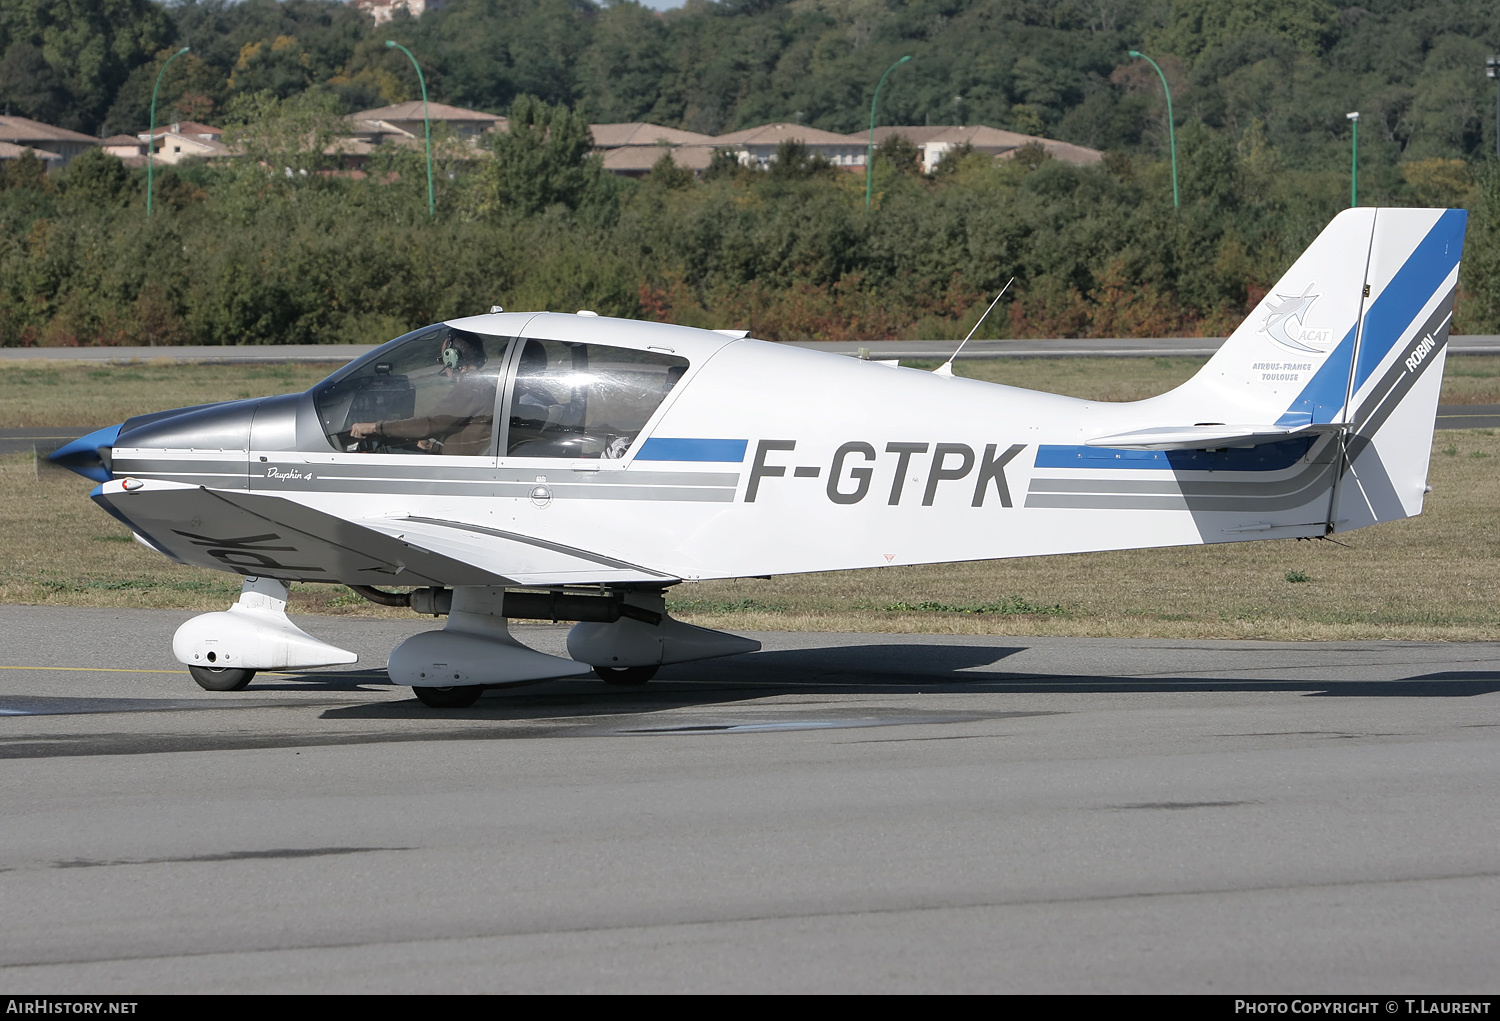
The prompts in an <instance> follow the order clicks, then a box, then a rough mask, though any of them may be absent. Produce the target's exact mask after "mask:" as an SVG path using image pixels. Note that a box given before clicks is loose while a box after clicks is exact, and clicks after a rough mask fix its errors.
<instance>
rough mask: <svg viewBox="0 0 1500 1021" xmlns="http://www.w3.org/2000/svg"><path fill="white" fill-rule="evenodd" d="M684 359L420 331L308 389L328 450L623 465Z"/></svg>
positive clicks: (440, 328) (443, 329)
mask: <svg viewBox="0 0 1500 1021" xmlns="http://www.w3.org/2000/svg"><path fill="white" fill-rule="evenodd" d="M687 368H688V361H687V359H686V358H682V357H680V356H677V355H672V354H665V353H662V352H658V351H640V350H636V349H634V348H628V347H613V346H609V345H605V344H586V343H580V342H574V341H563V340H538V339H526V338H520V337H503V336H494V335H489V334H481V333H474V332H470V331H467V330H461V329H458V328H456V327H453V326H448V325H446V324H440V325H437V326H430V327H427V328H425V329H422V330H417V331H416V332H414V333H410V334H408V335H406V336H405V337H401V338H398V339H397V340H395V341H392V342H391V343H390V344H387V345H385V346H384V347H382V348H380V349H379V350H377V351H375V352H372V353H371V354H370V355H368V356H366V357H365V358H363V359H361V360H360V361H358V362H355V363H354V364H352V365H350V366H349V367H348V368H346V369H345V370H343V371H342V372H340V373H339V374H337V375H335V376H333V377H331V378H330V379H329V380H328V381H327V382H325V383H323V384H320V385H319V386H318V387H316V388H314V402H315V406H316V409H317V415H318V421H319V424H320V425H321V427H322V429H323V432H324V435H326V436H327V438H328V442H329V443H330V444H331V445H332V446H333V448H334V449H335V450H340V451H345V452H350V453H354V452H366V453H389V454H415V455H426V454H448V455H468V456H491V457H493V456H496V455H497V454H499V456H503V457H561V458H621V457H624V456H625V455H626V454H627V453H628V452H629V451H630V448H631V446H632V445H633V444H634V443H635V441H636V438H637V437H638V436H639V434H640V431H641V429H643V428H644V427H645V425H646V422H647V421H648V420H649V419H650V418H651V416H652V415H653V414H654V413H655V412H656V409H657V408H658V407H659V406H660V405H661V403H662V401H663V400H664V399H665V398H666V396H667V394H668V393H669V392H670V391H671V389H672V388H673V387H674V386H675V385H676V384H677V382H678V380H680V379H681V378H682V376H683V374H684V373H685V372H686V371H687Z"/></svg>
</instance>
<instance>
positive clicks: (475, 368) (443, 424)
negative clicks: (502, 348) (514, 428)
mask: <svg viewBox="0 0 1500 1021" xmlns="http://www.w3.org/2000/svg"><path fill="white" fill-rule="evenodd" d="M438 361H440V362H441V363H442V366H443V373H444V375H446V376H447V377H448V379H449V380H450V381H451V383H452V388H451V389H450V390H449V391H448V393H447V394H446V395H445V396H444V397H443V399H442V400H441V402H440V403H439V409H438V412H437V414H434V415H426V416H423V417H421V418H402V419H392V420H388V421H382V422H356V423H355V424H354V425H352V426H350V427H349V435H350V436H352V437H353V438H354V439H356V440H362V439H365V438H367V437H378V438H381V439H386V440H395V441H398V442H401V443H412V442H415V444H416V446H417V447H419V448H420V449H422V450H426V451H430V452H432V453H440V454H459V455H462V454H469V455H475V454H487V453H489V452H490V434H491V433H492V432H493V429H494V424H495V387H496V385H497V380H496V378H495V376H494V375H493V374H490V373H482V372H480V371H479V370H480V369H481V368H483V367H484V362H485V358H484V348H483V347H482V346H481V345H480V344H479V343H476V342H475V341H474V340H473V339H471V338H469V337H467V336H465V335H463V334H461V333H457V332H450V333H449V334H448V337H447V339H445V340H444V341H443V349H442V353H441V354H440V355H439V356H438Z"/></svg>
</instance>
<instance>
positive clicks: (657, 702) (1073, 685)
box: [257, 644, 1500, 719]
mask: <svg viewBox="0 0 1500 1021" xmlns="http://www.w3.org/2000/svg"><path fill="white" fill-rule="evenodd" d="M1024 651H1026V650H1025V647H1024V646H1020V647H997V646H966V645H941V646H932V645H918V644H913V645H885V644H881V645H873V644H872V645H865V646H844V647H841V648H828V649H796V650H784V651H775V652H759V653H751V654H748V655H744V656H735V657H731V658H727V659H722V660H710V661H705V662H701V663H686V664H680V665H677V666H669V667H663V668H662V670H661V672H660V673H659V674H658V675H657V679H656V680H654V681H652V682H651V683H650V684H647V685H644V686H641V687H629V688H627V687H619V686H606V685H603V684H601V683H599V682H598V681H595V680H593V679H592V678H579V679H569V680H558V681H544V682H539V683H538V684H536V685H528V686H524V687H513V688H504V689H496V690H492V691H490V692H487V693H486V695H485V697H484V698H483V699H481V700H480V702H478V703H477V704H476V705H474V706H473V707H472V708H469V709H463V710H455V711H452V712H451V713H445V712H442V711H435V710H432V709H429V708H427V707H425V706H423V705H421V704H420V703H418V702H417V701H416V699H414V698H413V699H403V700H401V701H395V702H379V703H371V704H366V705H359V706H341V707H338V708H331V709H328V710H325V711H324V713H323V716H324V717H325V718H329V719H392V718H402V717H408V716H415V717H423V718H432V717H433V716H435V715H439V716H441V715H452V716H455V717H461V718H468V719H473V718H475V717H476V716H478V717H479V718H483V717H484V716H485V715H489V714H493V715H496V716H503V717H505V718H510V719H519V718H532V719H536V718H543V717H548V716H577V715H588V716H608V715H617V714H638V713H651V712H661V711H664V710H669V709H682V708H688V707H693V706H703V707H707V706H712V705H725V704H730V703H735V702H746V701H753V700H756V699H761V698H766V697H770V696H776V695H794V694H795V695H808V694H846V695H847V694H871V695H875V694H896V693H900V694H911V693H918V692H930V693H933V694H963V693H978V692H990V693H997V692H998V693H1006V692H1013V693H1016V694H1028V693H1030V694H1049V693H1051V694H1091V693H1097V694H1104V693H1110V694H1115V693H1124V692H1155V693H1173V692H1183V693H1188V692H1204V691H1258V692H1269V691H1287V692H1297V693H1300V694H1304V695H1311V696H1321V697H1345V698H1369V697H1395V698H1456V697H1472V696H1475V695H1486V694H1490V693H1492V692H1496V691H1500V673H1496V672H1493V671H1443V672H1438V673H1429V674H1423V675H1418V676H1414V677H1407V678H1400V679H1397V680H1389V681H1383V680H1348V681H1342V680H1337V681H1329V680H1326V679H1316V680H1311V679H1310V680H1285V679H1274V680H1267V679H1259V678H1247V677H1238V676H1234V675H1232V674H1225V675H1222V676H1217V677H1215V676H1197V677H1183V676H1172V677H1152V676H1149V675H1147V676H1133V675H1128V674H1120V675H1108V674H1038V673H1022V672H1008V671H999V670H994V669H982V668H986V667H993V666H994V665H995V664H996V663H998V662H1000V661H1001V660H1003V659H1006V658H1007V657H1010V656H1013V655H1015V654H1017V653H1019V652H1024ZM338 676H340V675H338V674H307V675H305V678H306V680H307V681H308V682H312V683H311V684H303V683H301V682H300V681H299V682H296V683H294V684H286V685H281V686H279V687H282V688H283V690H304V691H305V690H309V688H312V689H314V690H315V689H316V688H317V687H318V686H319V685H321V684H328V685H329V687H328V690H347V689H345V688H340V687H337V685H338V682H337V681H333V680H332V678H335V677H338ZM325 679H327V680H325ZM257 687H259V686H258V685H257ZM267 687H272V686H267ZM362 690H370V688H363V689H362Z"/></svg>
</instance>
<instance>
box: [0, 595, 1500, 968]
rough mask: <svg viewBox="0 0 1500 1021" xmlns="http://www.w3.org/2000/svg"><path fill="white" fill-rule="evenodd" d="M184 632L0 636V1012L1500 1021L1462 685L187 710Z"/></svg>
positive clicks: (1068, 659)
mask: <svg viewBox="0 0 1500 1021" xmlns="http://www.w3.org/2000/svg"><path fill="white" fill-rule="evenodd" d="M187 616H188V615H187V614H185V613H178V612H171V611H152V610H110V609H71V608H63V607H33V606H9V607H0V637H3V642H0V649H3V653H0V759H4V760H7V761H5V762H4V773H5V783H4V784H0V818H3V819H4V820H5V825H4V826H3V827H0V903H3V904H4V905H5V925H4V926H3V927H0V987H3V988H6V989H8V990H12V991H15V992H18V993H19V992H24V993H26V994H28V995H38V994H45V993H67V994H75V995H76V994H84V993H101V994H102V993H116V994H130V993H164V992H212V993H226V992H259V993H265V992H334V993H337V992H360V993H431V992H594V993H622V992H626V993H628V992H638V993H652V992H657V993H659V992H865V993H876V992H917V993H940V992H943V993H958V992H989V993H1015V992H1031V993H1086V992H1093V993H1209V994H1219V995H1227V994H1232V995H1236V996H1241V995H1252V994H1275V993H1281V994H1291V993H1295V994H1299V995H1304V996H1305V995H1309V994H1317V993H1330V994H1331V993H1349V994H1362V995H1372V996H1373V995H1375V994H1379V995H1380V996H1396V995H1402V994H1410V995H1418V994H1420V995H1427V996H1431V995H1433V994H1434V993H1440V994H1442V995H1443V996H1448V997H1452V996H1460V995H1469V994H1474V995H1482V994H1486V993H1489V994H1492V993H1493V991H1494V986H1495V960H1496V957H1497V952H1500V910H1497V909H1500V867H1497V865H1496V859H1495V848H1496V847H1497V846H1500V816H1497V813H1496V812H1495V804H1496V799H1497V796H1500V651H1497V650H1496V648H1495V647H1494V646H1492V645H1489V644H1483V643H1472V644H1470V643H1417V642H1340V643H1270V642H1249V641H1241V642H1208V641H1192V642H1184V641H1126V640H1110V639H1037V638H1012V637H1004V636H995V637H975V636H917V635H881V634H802V633H763V634H758V635H756V636H755V637H757V638H759V639H760V640H761V641H762V642H763V643H764V646H765V648H764V650H763V651H762V652H759V653H755V654H751V655H746V656H739V657H734V658H731V659H725V660H719V661H709V662H704V663H699V664H686V665H680V666H674V667H667V668H664V669H663V670H662V672H661V674H660V675H659V676H658V678H657V679H656V680H654V681H652V682H651V683H650V684H648V685H646V686H644V687H641V688H618V687H613V686H607V685H604V684H602V683H599V682H596V681H591V680H568V681H553V682H545V683H541V684H537V685H534V686H530V687H524V688H514V689H505V690H498V691H493V692H491V693H489V694H487V695H486V696H485V697H484V698H483V699H481V700H480V702H479V703H478V704H477V705H476V706H475V707H473V708H472V709H469V710H453V711H434V710H430V709H427V708H425V707H424V706H422V705H421V704H420V703H418V702H417V701H416V700H415V699H413V698H412V697H411V696H410V694H409V692H408V691H407V689H404V688H396V687H393V686H392V685H390V684H389V683H388V681H387V680H386V679H385V678H384V676H383V673H382V672H381V671H380V667H381V666H382V665H383V662H384V657H385V656H386V655H387V654H388V652H389V650H390V649H391V648H392V647H393V646H394V645H395V644H396V643H397V642H398V641H400V640H401V639H402V638H403V637H405V636H406V635H408V634H412V633H415V632H416V631H419V630H423V629H426V628H430V627H433V626H435V624H434V623H433V622H432V621H430V620H427V621H424V620H420V619H416V618H413V619H412V620H410V621H374V620H362V619H355V618H297V622H298V623H299V624H300V625H301V626H302V627H304V628H306V629H307V630H309V631H311V632H312V633H314V634H317V635H319V636H320V637H323V638H325V639H327V640H329V641H332V642H335V643H337V644H340V645H344V646H345V647H347V648H351V649H354V650H355V651H357V652H359V653H360V656H361V661H360V663H359V664H357V665H356V666H355V667H352V668H339V669H330V670H326V671H311V672H304V673H297V674H262V675H260V676H258V677H257V678H256V680H255V682H254V683H252V685H251V687H250V688H248V689H247V690H245V691H241V692H230V693H209V692H203V691H200V690H198V689H197V688H196V687H195V686H194V685H193V683H192V681H191V679H190V678H189V677H188V675H187V674H186V673H185V672H183V670H182V668H181V667H180V666H178V665H177V664H176V663H175V662H174V661H173V660H172V658H171V654H170V640H171V634H172V631H173V630H174V629H175V627H176V626H177V625H178V624H180V623H181V622H182V621H183V620H185V619H186V618H187ZM517 634H518V636H519V637H521V638H522V639H523V640H524V641H526V642H527V643H528V644H531V645H533V646H535V647H537V648H541V649H543V650H544V651H551V652H557V651H559V650H560V649H561V647H562V642H563V636H564V634H565V632H564V631H563V629H561V628H558V627H554V626H531V627H524V626H521V627H517Z"/></svg>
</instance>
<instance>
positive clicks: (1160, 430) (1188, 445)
mask: <svg viewBox="0 0 1500 1021" xmlns="http://www.w3.org/2000/svg"><path fill="white" fill-rule="evenodd" d="M1340 428H1341V427H1340V426H1338V425H1313V426H1301V427H1296V426H1278V425H1223V424H1219V423H1214V424H1211V425H1210V424H1204V425H1175V426H1174V425H1168V426H1155V427H1153V428H1150V429H1134V430H1132V431H1130V432H1123V433H1115V434H1113V435H1111V436H1095V437H1094V438H1093V439H1091V440H1087V441H1086V443H1085V445H1086V446H1090V447H1112V448H1114V449H1117V450H1217V449H1219V448H1221V447H1258V446H1260V445H1261V444H1262V443H1279V442H1281V441H1282V440H1289V439H1299V438H1302V437H1307V436H1314V435H1317V434H1318V433H1325V432H1337V431H1338V430H1339V429H1340Z"/></svg>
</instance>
